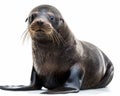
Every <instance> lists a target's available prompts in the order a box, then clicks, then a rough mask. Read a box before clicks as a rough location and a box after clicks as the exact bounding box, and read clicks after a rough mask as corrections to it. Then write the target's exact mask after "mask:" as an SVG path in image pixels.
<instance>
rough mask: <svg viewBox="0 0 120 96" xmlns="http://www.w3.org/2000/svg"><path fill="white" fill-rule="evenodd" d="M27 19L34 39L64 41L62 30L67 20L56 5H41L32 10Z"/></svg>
mask: <svg viewBox="0 0 120 96" xmlns="http://www.w3.org/2000/svg"><path fill="white" fill-rule="evenodd" d="M27 20H28V31H29V33H30V36H31V38H32V40H33V39H37V40H44V41H45V40H47V41H48V40H49V41H52V42H57V43H60V41H63V37H62V34H63V33H61V31H62V30H64V27H65V22H64V20H63V18H62V15H61V14H60V12H59V11H58V10H57V9H56V8H55V7H53V6H50V5H40V6H38V7H36V8H34V9H33V10H32V11H31V12H30V15H29V17H28V18H27Z"/></svg>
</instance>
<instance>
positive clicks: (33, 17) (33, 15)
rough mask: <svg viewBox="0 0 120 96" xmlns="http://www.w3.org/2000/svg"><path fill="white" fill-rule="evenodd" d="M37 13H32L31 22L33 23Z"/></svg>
mask: <svg viewBox="0 0 120 96" xmlns="http://www.w3.org/2000/svg"><path fill="white" fill-rule="evenodd" d="M36 16H37V14H32V15H31V16H30V17H29V23H32V22H33V20H34V19H35V18H36Z"/></svg>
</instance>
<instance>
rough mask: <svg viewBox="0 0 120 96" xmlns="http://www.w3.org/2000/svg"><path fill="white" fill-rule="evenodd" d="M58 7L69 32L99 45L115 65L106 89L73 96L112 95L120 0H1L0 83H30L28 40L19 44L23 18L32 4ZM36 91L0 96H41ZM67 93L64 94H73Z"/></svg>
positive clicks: (119, 77)
mask: <svg viewBox="0 0 120 96" xmlns="http://www.w3.org/2000/svg"><path fill="white" fill-rule="evenodd" d="M41 4H50V5H53V6H55V7H57V8H58V9H59V10H60V12H61V13H62V15H63V17H64V19H65V21H66V22H67V24H68V25H69V27H70V28H71V30H72V32H73V33H74V35H75V36H76V38H79V39H80V40H84V41H88V42H91V43H93V44H94V45H96V46H98V47H99V48H100V49H101V50H103V51H104V53H105V54H106V55H107V56H108V57H109V58H110V59H111V61H112V62H113V64H114V67H115V75H114V79H113V81H112V82H111V83H110V84H109V86H108V87H107V88H103V89H97V90H87V91H80V92H79V93H76V94H72V95H73V96H76V95H81V96H96V95H99V96H113V95H116V94H119V95H120V93H119V88H120V87H119V86H120V82H119V81H120V43H119V42H120V35H119V33H120V1H119V0H1V1H0V85H4V84H12V85H14V84H25V85H27V84H29V78H30V73H31V68H32V55H31V43H30V40H26V42H25V44H24V45H22V42H21V35H22V33H23V32H24V31H25V29H26V28H27V23H25V22H24V21H25V19H26V18H27V16H28V14H29V12H30V11H31V9H33V8H34V7H36V6H38V5H41ZM39 93H40V91H39V92H9V91H2V90H0V96H11V95H12V96H22V95H23V96H28V95H29V96H40V94H39ZM72 95H71V94H66V96H72Z"/></svg>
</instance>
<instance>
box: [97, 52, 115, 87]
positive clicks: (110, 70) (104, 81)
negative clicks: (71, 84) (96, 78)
mask: <svg viewBox="0 0 120 96" xmlns="http://www.w3.org/2000/svg"><path fill="white" fill-rule="evenodd" d="M103 56H104V58H105V60H106V68H107V69H106V73H105V75H104V77H103V78H102V79H101V81H100V82H99V84H98V85H97V88H104V87H106V86H107V85H108V84H109V83H110V82H111V80H112V78H113V75H114V67H113V64H112V62H111V61H110V60H109V59H108V57H107V56H106V55H105V54H104V53H103Z"/></svg>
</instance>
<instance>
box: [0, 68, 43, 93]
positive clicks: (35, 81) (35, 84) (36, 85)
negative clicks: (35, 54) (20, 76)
mask: <svg viewBox="0 0 120 96" xmlns="http://www.w3.org/2000/svg"><path fill="white" fill-rule="evenodd" d="M41 87H42V86H41V84H40V80H39V78H38V76H37V73H36V71H35V70H34V68H33V69H32V74H31V84H30V85H28V86H24V85H18V86H14V85H12V86H9V85H6V86H0V89H2V90H10V91H27V90H39V89H41Z"/></svg>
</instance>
